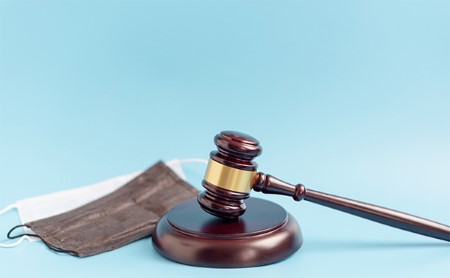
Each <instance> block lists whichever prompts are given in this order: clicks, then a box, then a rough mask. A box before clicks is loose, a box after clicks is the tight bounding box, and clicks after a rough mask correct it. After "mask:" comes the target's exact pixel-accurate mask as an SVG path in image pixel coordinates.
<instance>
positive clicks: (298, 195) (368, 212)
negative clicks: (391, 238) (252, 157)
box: [253, 173, 450, 241]
mask: <svg viewBox="0 0 450 278" xmlns="http://www.w3.org/2000/svg"><path fill="white" fill-rule="evenodd" d="M253 189H254V190H255V191H261V192H263V193H267V194H279V195H287V196H291V197H293V198H294V200H296V201H300V200H302V199H305V200H307V201H310V202H313V203H316V204H319V205H323V206H326V207H329V208H333V209H337V210H340V211H343V212H346V213H350V214H353V215H356V216H359V217H362V218H366V219H369V220H372V221H375V222H378V223H381V224H385V225H388V226H391V227H394V228H398V229H402V230H405V231H410V232H413V233H417V234H421V235H424V236H429V237H433V238H437V239H441V240H445V241H450V227H449V226H447V225H444V224H440V223H438V222H434V221H431V220H428V219H425V218H421V217H417V216H414V215H411V214H407V213H404V212H400V211H396V210H392V209H388V208H384V207H380V206H376V205H372V204H367V203H363V202H359V201H355V200H352V199H347V198H343V197H339V196H335V195H331V194H327V193H322V192H319V191H315V190H311V189H306V188H305V186H304V185H303V184H298V185H292V184H289V183H287V182H284V181H281V180H279V179H277V178H275V177H273V176H271V175H266V174H264V173H258V175H257V179H256V183H255V185H254V186H253Z"/></svg>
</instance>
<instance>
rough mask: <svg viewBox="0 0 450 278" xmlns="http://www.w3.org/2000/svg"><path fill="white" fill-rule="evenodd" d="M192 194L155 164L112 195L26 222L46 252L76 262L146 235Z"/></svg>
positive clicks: (186, 185) (158, 164)
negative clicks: (75, 260) (47, 250)
mask: <svg viewBox="0 0 450 278" xmlns="http://www.w3.org/2000/svg"><path fill="white" fill-rule="evenodd" d="M197 194H198V192H197V190H196V189H194V188H193V187H192V186H191V185H189V184H188V183H186V182H185V181H183V180H182V179H181V178H179V177H178V176H177V175H176V174H175V173H174V172H173V171H172V170H171V169H170V168H168V167H167V166H166V165H165V164H164V163H162V162H158V163H156V164H155V165H153V166H152V167H150V168H149V169H148V170H146V171H145V172H143V173H142V174H141V175H139V176H137V177H136V178H134V179H133V180H131V181H130V182H128V183H127V184H125V185H124V186H122V187H121V188H119V189H117V190H116V191H114V192H112V193H110V194H108V195H106V196H104V197H102V198H100V199H98V200H95V201H93V202H91V203H88V204H86V205H84V206H81V207H79V208H77V209H74V210H71V211H68V212H66V213H62V214H59V215H56V216H52V217H49V218H45V219H41V220H37V221H33V222H29V223H25V224H24V225H19V226H16V227H14V228H13V229H11V231H10V232H9V233H8V238H11V239H12V238H17V237H20V236H22V235H23V234H22V235H15V236H11V232H12V231H13V230H15V229H16V228H18V227H21V226H26V227H28V228H30V229H31V230H33V232H34V233H35V234H27V235H29V236H35V237H39V238H40V239H41V240H42V241H43V242H44V243H45V244H46V245H47V247H49V248H50V249H52V250H54V251H57V252H63V253H68V254H70V255H73V256H77V257H86V256H91V255H96V254H99V253H102V252H105V251H110V250H114V249H116V248H119V247H121V246H124V245H126V244H128V243H130V242H133V241H136V240H138V239H141V238H143V237H147V236H150V235H151V234H152V232H153V229H154V227H155V225H156V223H157V222H158V220H159V219H160V218H161V217H162V216H163V215H164V214H165V213H167V212H168V211H169V209H170V208H172V207H173V206H174V205H176V204H178V203H180V202H182V201H185V200H188V199H191V198H194V197H196V196H197Z"/></svg>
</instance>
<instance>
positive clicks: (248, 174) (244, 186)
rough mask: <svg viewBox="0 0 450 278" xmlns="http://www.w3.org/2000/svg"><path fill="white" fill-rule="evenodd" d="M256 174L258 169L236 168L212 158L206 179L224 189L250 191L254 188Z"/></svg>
mask: <svg viewBox="0 0 450 278" xmlns="http://www.w3.org/2000/svg"><path fill="white" fill-rule="evenodd" d="M255 176H256V171H246V170H241V169H236V168H233V167H229V166H226V165H223V164H221V163H219V162H217V161H215V160H213V159H210V160H209V162H208V168H207V169H206V173H205V181H207V182H208V183H210V184H213V185H215V186H217V187H220V188H223V189H227V190H231V191H236V192H242V193H248V192H250V190H251V189H252V186H253V181H254V179H255Z"/></svg>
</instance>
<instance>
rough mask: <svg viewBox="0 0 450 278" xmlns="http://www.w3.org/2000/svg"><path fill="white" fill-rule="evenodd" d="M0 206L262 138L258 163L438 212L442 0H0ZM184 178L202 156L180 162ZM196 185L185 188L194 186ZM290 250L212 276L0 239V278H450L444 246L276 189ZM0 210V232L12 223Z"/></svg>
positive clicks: (446, 140)
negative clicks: (220, 137) (297, 244)
mask: <svg viewBox="0 0 450 278" xmlns="http://www.w3.org/2000/svg"><path fill="white" fill-rule="evenodd" d="M0 94H1V95H0V189H1V193H0V207H3V206H6V205H8V204H10V203H12V202H14V201H16V200H19V199H22V198H26V197H30V196H35V195H40V194H44V193H50V192H54V191H59V190H63V189H68V188H73V187H77V186H82V185H86V184H91V183H94V182H98V181H101V180H103V179H106V178H110V177H113V176H117V175H121V174H126V173H129V172H133V171H135V170H139V169H144V168H146V167H148V166H150V165H151V164H153V163H154V162H155V161H157V160H159V159H164V160H169V159H172V158H175V157H178V158H188V157H201V158H208V154H209V152H210V151H211V150H213V149H214V145H213V143H212V138H213V136H214V135H215V134H216V133H217V132H219V131H221V130H225V129H233V130H239V131H243V132H246V133H249V134H251V135H253V136H254V137H256V138H258V139H259V140H260V141H261V144H262V145H263V147H264V152H263V154H262V155H261V157H260V158H258V159H257V161H258V163H259V165H260V170H261V171H265V172H270V173H271V174H274V175H276V176H278V177H280V178H282V179H285V180H287V181H290V182H293V183H296V182H302V183H304V184H305V185H306V186H308V187H310V188H313V189H316V190H320V191H324V192H328V193H333V194H337V195H341V196H346V197H350V198H355V199H358V200H363V201H366V202H372V203H375V204H378V205H382V206H386V207H391V208H395V209H398V210H402V211H406V212H409V213H412V214H417V215H419V216H422V217H426V218H430V219H432V220H435V221H439V222H442V223H446V224H449V223H450V202H449V199H450V187H449V185H450V170H449V169H450V3H449V1H92V0H91V1H20V0H19V1H4V0H0ZM186 171H187V174H188V176H189V180H190V182H192V183H193V184H195V185H196V186H197V187H199V184H200V180H201V178H202V175H203V173H204V167H203V166H198V165H187V166H186ZM199 188H200V187H199ZM257 195H258V196H260V197H263V198H269V199H271V200H274V201H276V202H279V203H280V204H282V205H283V206H284V207H285V208H286V209H287V210H288V211H289V212H290V213H292V214H293V215H295V216H296V218H297V220H298V221H299V222H300V224H301V227H302V229H303V234H304V238H305V243H304V246H303V247H302V248H301V250H300V251H299V252H298V253H296V254H295V255H293V256H292V257H290V258H289V259H287V260H285V261H283V262H280V263H278V264H274V265H270V266H265V267H258V268H249V269H231V270H216V269H205V268H196V267H188V266H183V265H179V264H176V263H173V262H169V261H167V260H165V259H163V258H161V257H160V256H159V255H158V254H157V253H155V251H154V250H153V248H152V246H151V243H150V240H149V239H145V240H141V241H138V242H135V243H133V244H130V245H128V246H126V247H124V248H121V249H119V250H116V251H113V252H108V253H105V254H102V255H98V256H93V257H89V258H85V259H77V258H73V257H70V256H66V255H57V254H55V253H52V252H51V251H49V250H48V249H47V248H46V247H45V246H44V245H43V244H41V243H28V242H25V243H23V244H22V245H20V246H18V247H16V248H14V249H0V262H1V263H0V264H1V272H2V275H3V276H4V277H10V276H15V277H25V276H33V277H44V276H45V277H61V276H62V275H64V276H65V277H88V276H89V277H99V276H101V277H124V276H127V277H131V276H134V277H160V276H163V277H168V276H170V277H175V276H186V277H233V276H245V277H257V276H259V277H265V276H270V275H272V277H280V276H287V275H292V276H295V277H330V276H333V277H422V276H426V277H449V275H450V249H449V244H447V243H444V242H440V241H437V240H434V239H430V238H425V237H421V236H418V235H415V234H411V233H407V232H403V231H399V230H395V229H392V228H389V227H384V226H382V225H379V224H375V223H372V222H369V221H366V220H363V219H359V218H356V217H353V216H349V215H346V214H343V213H341V212H337V211H332V210H330V209H328V208H323V207H320V206H318V205H314V204H310V203H307V202H301V203H296V202H294V201H292V200H291V199H289V198H283V197H273V196H262V195H259V194H258V193H254V194H253V196H257ZM17 222H18V216H17V213H16V212H9V213H8V214H6V215H3V216H2V217H1V218H0V231H1V238H2V239H3V238H4V237H5V234H6V232H7V230H8V229H9V228H10V227H11V226H12V225H14V224H17Z"/></svg>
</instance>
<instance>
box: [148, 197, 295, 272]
mask: <svg viewBox="0 0 450 278" xmlns="http://www.w3.org/2000/svg"><path fill="white" fill-rule="evenodd" d="M247 205H248V209H247V212H246V213H245V214H244V215H243V216H242V217H239V218H238V219H235V220H228V219H222V218H218V217H215V216H213V215H210V214H208V213H205V212H204V211H203V210H202V209H201V208H200V206H199V205H198V204H197V202H196V201H195V200H191V201H187V202H185V203H183V204H180V205H178V206H176V207H174V208H173V209H172V210H171V211H170V212H169V213H168V214H167V215H165V216H164V217H163V218H162V219H161V220H160V221H159V222H158V224H157V226H156V228H155V231H154V233H153V235H152V241H153V246H154V247H155V249H156V250H157V251H158V252H159V253H160V254H161V255H163V256H164V257H166V258H168V259H170V260H173V261H175V262H179V263H183V264H188V265H195V266H204V267H221V268H230V267H251V266H259V265H266V264H271V263H275V262H278V261H281V260H283V259H285V258H287V257H289V256H290V255H292V254H293V253H295V252H296V251H297V250H298V249H299V248H300V246H301V245H302V243H303V239H302V234H301V231H300V228H299V226H298V224H297V222H296V221H295V219H294V218H293V217H292V216H291V215H289V214H288V213H287V212H286V211H285V210H284V209H283V208H282V207H281V206H279V205H277V204H275V203H272V202H269V201H266V200H261V199H256V198H249V199H248V201H247Z"/></svg>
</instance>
